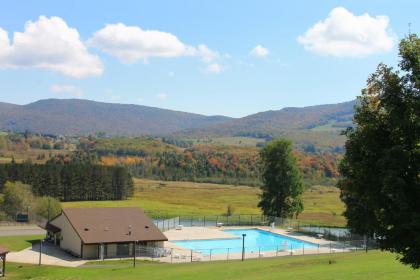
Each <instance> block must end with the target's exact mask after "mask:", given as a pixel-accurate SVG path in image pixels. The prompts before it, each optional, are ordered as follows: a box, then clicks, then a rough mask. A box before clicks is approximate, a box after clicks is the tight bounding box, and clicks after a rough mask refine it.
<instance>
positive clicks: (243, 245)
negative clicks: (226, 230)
mask: <svg viewBox="0 0 420 280" xmlns="http://www.w3.org/2000/svg"><path fill="white" fill-rule="evenodd" d="M245 236H246V234H245V233H243V234H242V261H244V258H245Z"/></svg>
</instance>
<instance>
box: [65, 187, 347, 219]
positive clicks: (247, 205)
mask: <svg viewBox="0 0 420 280" xmlns="http://www.w3.org/2000/svg"><path fill="white" fill-rule="evenodd" d="M259 193H260V190H259V189H258V188H254V187H246V186H233V185H218V184H207V183H193V182H172V181H171V182H161V181H154V180H147V179H135V192H134V196H133V197H132V198H130V199H128V200H119V201H77V202H65V203H63V207H111V206H113V207H141V208H143V209H144V210H146V211H153V212H161V213H162V214H167V215H169V216H179V215H223V214H225V213H226V211H227V207H228V205H231V206H232V207H233V208H234V210H235V212H234V213H236V214H260V213H261V212H260V210H259V209H258V207H257V204H258V200H259V198H258V195H259ZM303 198H304V206H305V210H304V212H303V213H302V214H301V215H300V217H299V220H300V221H302V222H305V223H311V224H323V225H331V226H344V225H345V219H344V217H343V216H342V215H341V213H342V212H343V210H344V205H343V204H342V202H341V201H340V199H339V190H338V189H336V188H333V187H324V186H314V187H312V188H311V189H309V190H308V191H306V192H305V194H304V196H303Z"/></svg>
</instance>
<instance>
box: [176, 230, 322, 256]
mask: <svg viewBox="0 0 420 280" xmlns="http://www.w3.org/2000/svg"><path fill="white" fill-rule="evenodd" d="M224 232H227V233H230V234H233V235H236V236H237V238H226V239H205V240H183V241H171V242H172V243H174V244H176V245H178V246H181V247H184V248H188V249H190V250H194V251H196V252H201V253H203V254H204V255H207V254H209V253H210V250H211V251H212V254H219V253H226V252H227V249H228V248H229V252H232V253H235V252H236V253H237V252H241V251H242V234H246V237H245V251H246V252H258V251H259V250H260V251H275V250H277V249H279V250H297V249H302V248H303V247H305V249H314V248H317V247H318V245H317V244H314V243H310V242H305V241H302V240H298V239H295V238H292V237H288V236H284V235H280V234H275V233H271V232H268V231H264V230H260V229H226V230H224Z"/></svg>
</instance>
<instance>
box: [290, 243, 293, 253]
mask: <svg viewBox="0 0 420 280" xmlns="http://www.w3.org/2000/svg"><path fill="white" fill-rule="evenodd" d="M290 255H291V256H292V255H293V244H292V243H290Z"/></svg>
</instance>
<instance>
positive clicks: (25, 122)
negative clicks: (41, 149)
mask: <svg viewBox="0 0 420 280" xmlns="http://www.w3.org/2000/svg"><path fill="white" fill-rule="evenodd" d="M228 120H231V118H228V117H224V116H204V115H199V114H192V113H185V112H179V111H172V110H166V109H160V108H154V107H147V106H140V105H127V104H111V103H103V102H95V101H89V100H81V99H47V100H40V101H37V102H34V103H30V104H28V105H23V106H21V105H14V104H8V103H0V130H10V131H16V132H22V131H25V130H29V131H32V132H36V133H44V134H65V135H87V134H92V133H95V132H98V131H103V132H106V134H108V135H127V136H137V135H167V134H170V133H173V132H175V131H179V130H183V129H191V128H196V127H200V128H201V127H206V126H208V125H214V124H218V123H221V122H225V121H228Z"/></svg>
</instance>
